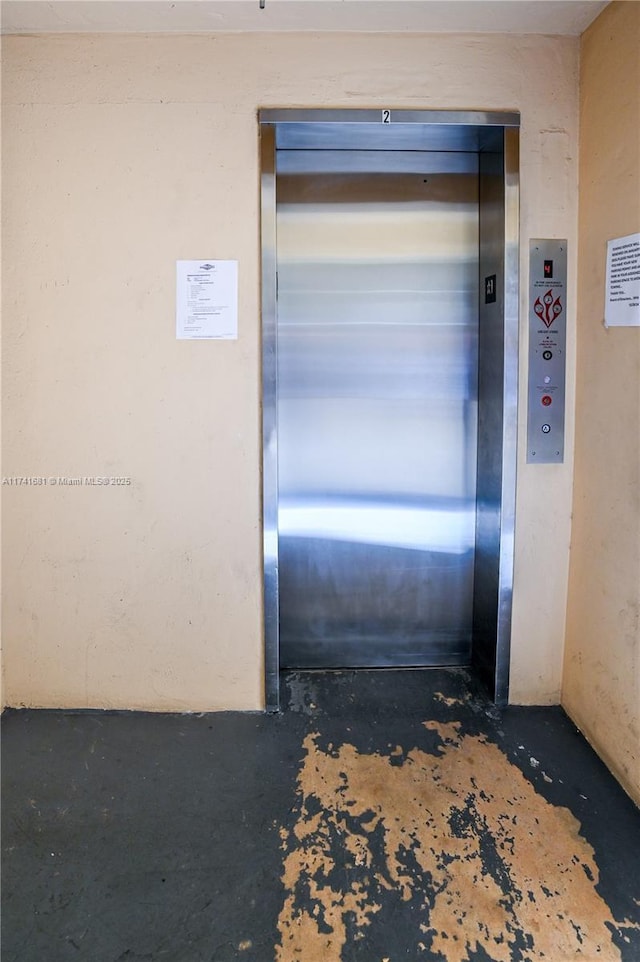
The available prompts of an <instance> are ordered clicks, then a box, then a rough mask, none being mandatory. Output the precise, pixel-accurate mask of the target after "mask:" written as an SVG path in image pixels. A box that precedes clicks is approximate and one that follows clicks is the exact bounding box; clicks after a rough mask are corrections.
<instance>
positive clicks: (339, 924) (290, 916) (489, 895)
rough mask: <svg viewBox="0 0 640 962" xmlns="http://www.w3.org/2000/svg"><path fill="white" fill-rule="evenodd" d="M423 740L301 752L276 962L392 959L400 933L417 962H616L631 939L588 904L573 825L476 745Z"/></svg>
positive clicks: (464, 738)
mask: <svg viewBox="0 0 640 962" xmlns="http://www.w3.org/2000/svg"><path fill="white" fill-rule="evenodd" d="M424 729H425V730H426V732H425V736H426V738H427V741H426V742H425V747H424V748H422V747H421V748H412V749H411V750H409V751H407V752H406V753H405V752H403V751H402V749H401V748H400V750H398V749H399V746H393V747H392V746H390V750H389V752H388V753H387V754H385V753H379V752H376V753H364V752H362V751H359V750H358V749H357V748H356V747H355V746H354V745H351V744H348V743H344V744H342V745H341V746H335V744H332V745H326V746H325V745H323V744H322V739H321V736H320V735H319V734H310V735H308V736H307V737H306V739H305V742H304V747H305V750H306V755H305V758H304V760H303V763H302V768H301V770H300V773H299V777H298V809H297V812H296V817H297V819H296V822H295V824H294V825H293V827H292V828H291V830H287V829H284V828H283V829H282V831H281V836H282V840H283V841H282V848H283V852H284V867H283V882H284V886H285V890H286V896H285V900H284V904H283V906H282V910H281V912H280V916H279V922H278V926H279V932H280V945H279V946H278V948H277V953H276V959H277V962H295V960H301V959H304V962H316V960H318V962H319V960H322V962H340V960H342V959H343V958H346V956H344V955H343V952H344V951H348V950H349V947H351V948H353V946H354V944H356V943H358V942H360V941H362V940H364V945H366V946H367V957H368V958H371V959H377V958H378V957H380V958H384V957H385V956H388V957H389V958H391V957H393V958H395V957H399V956H398V954H397V952H398V932H399V931H402V933H403V935H402V938H403V939H404V942H403V950H404V951H405V952H406V957H409V958H415V959H419V958H420V957H423V958H425V960H426V959H438V960H440V959H442V960H446V962H472V959H473V960H474V959H477V958H480V957H482V958H483V959H487V960H492V962H525V960H526V962H538V960H547V962H548V960H551V959H553V960H554V962H568V960H570V959H574V958H580V959H581V960H583V962H595V960H596V959H597V960H599V962H615V960H620V959H621V958H622V956H621V954H620V951H619V949H618V947H617V945H616V942H620V941H627V937H626V936H625V928H632V927H634V926H633V923H631V922H629V921H628V920H616V919H615V918H614V917H613V915H612V914H611V910H610V908H609V907H608V906H607V904H606V903H605V902H604V901H603V899H602V898H601V897H600V895H599V894H598V891H597V884H598V866H597V864H596V862H595V858H594V853H593V849H592V848H591V846H590V845H589V844H588V842H586V840H585V839H584V838H582V837H581V835H580V824H579V822H578V821H577V820H576V819H575V818H574V816H573V815H572V814H571V812H569V810H568V809H566V808H563V807H559V806H554V805H551V804H550V803H549V802H547V801H546V800H545V799H544V798H543V797H542V796H541V795H539V794H538V793H537V792H536V790H535V788H534V787H533V786H532V784H531V783H530V782H529V781H528V780H527V779H526V778H525V777H524V775H523V774H522V772H521V771H520V770H519V769H518V768H517V767H515V766H514V765H513V764H511V763H510V762H509V760H508V759H507V757H506V756H505V755H504V754H503V752H502V751H501V750H500V749H499V748H498V747H497V746H496V745H495V744H492V743H491V742H490V741H488V740H487V738H486V737H485V736H483V735H465V734H463V732H462V731H461V725H460V723H458V722H449V723H441V722H426V723H424ZM391 932H392V933H393V935H392V936H391V935H390V933H391ZM391 949H393V952H392V951H391ZM351 957H352V956H351V955H349V958H351ZM363 957H364V956H363ZM403 957H405V956H403Z"/></svg>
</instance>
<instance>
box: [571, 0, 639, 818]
mask: <svg viewBox="0 0 640 962" xmlns="http://www.w3.org/2000/svg"><path fill="white" fill-rule="evenodd" d="M638 51H640V4H638V3H614V4H612V5H611V6H610V7H607V8H606V9H605V11H604V12H603V13H602V14H601V16H600V17H599V18H598V19H597V20H596V21H595V23H594V24H592V26H591V27H590V28H589V30H588V31H587V32H586V33H585V34H584V36H583V41H582V63H581V95H580V110H581V114H580V120H581V126H580V131H581V133H580V243H579V258H580V272H579V294H578V297H579V301H578V307H579V310H578V317H579V322H578V375H577V417H576V453H575V458H576V460H575V494H574V516H573V539H572V548H571V577H570V590H569V606H568V619H567V647H566V657H565V668H564V682H563V689H562V702H563V705H564V706H565V708H566V709H567V711H568V712H569V714H570V715H571V716H572V717H573V719H574V720H575V721H576V723H577V724H578V726H579V727H580V728H581V729H582V730H583V731H584V732H585V734H586V735H587V737H588V738H589V739H590V740H591V741H592V743H593V745H594V746H595V748H596V750H597V751H598V753H599V754H600V755H601V756H602V757H603V758H604V760H605V761H606V762H607V764H608V765H609V766H610V768H611V769H612V770H613V771H614V772H615V774H616V775H617V776H618V778H619V779H620V781H621V782H622V783H623V785H624V786H625V787H626V788H627V789H628V791H629V792H630V793H631V794H632V795H633V796H634V797H635V798H636V800H637V801H638V802H640V624H639V608H640V329H638V328H611V329H609V330H606V329H605V328H604V326H603V314H604V296H605V290H604V284H605V264H606V260H605V258H606V242H607V240H608V239H610V238H614V237H623V236H625V235H627V234H631V233H633V232H635V231H640V133H639V131H640V57H639V55H638Z"/></svg>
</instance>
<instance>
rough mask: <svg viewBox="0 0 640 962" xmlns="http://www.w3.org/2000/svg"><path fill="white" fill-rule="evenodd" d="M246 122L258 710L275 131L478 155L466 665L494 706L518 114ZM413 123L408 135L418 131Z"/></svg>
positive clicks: (513, 355)
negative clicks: (474, 448)
mask: <svg viewBox="0 0 640 962" xmlns="http://www.w3.org/2000/svg"><path fill="white" fill-rule="evenodd" d="M258 120H259V129H260V161H261V240H262V469H263V490H262V496H263V506H262V507H263V604H264V635H265V703H266V709H267V711H278V710H279V707H280V639H279V634H280V629H279V580H278V426H277V405H278V375H277V348H278V345H277V272H276V264H277V237H276V174H277V171H276V151H277V147H278V143H277V140H278V131H283V130H285V131H288V132H289V133H290V132H292V131H294V130H295V131H296V132H298V133H299V134H300V135H301V136H300V144H301V149H303V148H305V147H306V148H309V147H310V149H330V148H329V145H330V144H331V143H332V140H331V132H333V136H334V139H335V131H336V130H338V131H340V130H344V131H345V133H346V131H347V129H348V130H349V131H351V132H352V133H351V136H354V135H355V134H362V135H363V136H358V137H355V140H354V143H353V146H354V147H355V146H359V147H362V144H363V143H366V141H367V139H370V141H371V146H370V147H365V149H386V150H400V149H402V148H403V147H404V149H407V143H409V145H410V147H413V149H416V148H415V143H416V135H417V134H419V137H418V140H419V142H420V146H419V148H418V149H420V150H433V151H437V150H441V151H443V150H447V151H450V150H461V151H467V152H474V153H477V155H478V160H479V169H480V173H479V191H480V200H479V214H480V251H479V278H478V297H479V305H478V308H479V310H478V315H479V363H478V469H477V499H476V561H475V578H474V598H473V632H472V635H473V637H472V651H471V666H472V668H473V669H474V670H475V671H476V672H477V674H478V675H479V677H480V678H481V679H482V680H483V681H484V683H485V684H486V685H487V688H488V689H489V692H490V694H491V696H492V698H493V700H494V702H495V703H496V704H497V705H506V704H507V703H508V698H509V662H510V647H511V608H512V593H513V560H514V534H515V497H516V457H517V418H518V328H519V133H520V130H519V128H520V115H519V114H518V113H516V112H513V111H509V112H506V111H505V112H501V111H492V112H479V111H437V110H392V111H383V110H358V109H353V110H352V109H341V110H330V109H308V110H300V109H294V108H283V109H265V110H261V111H260V112H259V116H258ZM360 124H362V125H366V127H365V126H363V127H360V126H359V125H360ZM291 125H295V127H294V126H291ZM341 125H345V126H344V128H342V127H341ZM407 125H411V126H407ZM413 125H419V130H418V128H417V127H414V126H413ZM327 134H328V135H329V136H328V137H327V136H326V135H327ZM374 145H375V146H374ZM354 172H357V171H354ZM494 276H495V295H492V297H493V296H495V300H490V301H489V300H488V299H487V298H485V297H483V296H482V295H483V291H484V282H485V279H486V278H490V277H494ZM497 387H499V388H500V389H501V390H500V391H499V392H498V390H497ZM487 439H488V441H487ZM483 441H484V444H483ZM480 547H481V549H482V550H479V548H480Z"/></svg>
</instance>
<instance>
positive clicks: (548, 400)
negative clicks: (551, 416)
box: [542, 394, 552, 408]
mask: <svg viewBox="0 0 640 962" xmlns="http://www.w3.org/2000/svg"><path fill="white" fill-rule="evenodd" d="M551 401H552V398H550V397H549V395H548V394H543V396H542V404H544V406H545V407H546V408H548V407H549V405H550V404H551Z"/></svg>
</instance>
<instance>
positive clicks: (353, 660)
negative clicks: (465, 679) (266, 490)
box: [276, 151, 478, 667]
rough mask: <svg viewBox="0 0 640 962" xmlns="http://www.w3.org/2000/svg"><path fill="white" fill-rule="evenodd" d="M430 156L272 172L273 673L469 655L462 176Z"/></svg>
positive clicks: (466, 212) (471, 371)
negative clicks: (403, 165) (381, 168)
mask: <svg viewBox="0 0 640 962" xmlns="http://www.w3.org/2000/svg"><path fill="white" fill-rule="evenodd" d="M282 153H286V152H279V154H282ZM321 153H322V152H321V151H319V152H318V154H319V155H320V154H321ZM347 153H348V152H343V158H342V159H343V163H342V166H341V168H340V169H344V167H346V168H347V169H348V167H349V164H348V158H347V157H346V154H347ZM447 157H449V158H450V163H449V162H448V160H447ZM291 166H292V165H290V164H289V165H288V164H287V163H286V157H283V158H282V161H281V162H280V161H279V162H278V166H277V170H278V169H284V170H287V169H291ZM293 166H294V167H295V165H293ZM308 166H309V164H308V163H307V167H308ZM311 166H313V165H311ZM374 166H375V165H374ZM318 167H321V163H319V164H318ZM414 167H415V165H414ZM433 167H434V164H433V163H432V164H431V165H429V164H426V165H425V166H424V171H427V170H429V173H428V174H427V173H376V172H373V173H371V172H370V173H366V174H360V173H333V172H332V173H326V172H321V170H320V171H318V170H313V171H311V172H308V173H280V174H278V173H277V174H276V225H277V272H278V295H277V356H278V360H277V383H278V389H277V390H278V394H277V431H278V545H279V584H280V664H281V667H347V666H355V667H365V666H402V665H416V666H418V665H459V664H466V663H468V662H469V658H470V646H471V624H472V593H473V570H474V536H475V509H476V446H477V354H478V346H477V343H478V177H477V173H476V172H475V170H474V168H473V164H471V171H470V172H462V173H461V172H456V171H459V170H460V167H461V164H460V155H459V154H450V155H446V154H442V153H440V154H438V162H437V164H435V168H436V169H435V171H434V170H433V169H432V168H433ZM462 167H463V168H464V167H465V165H462ZM467 167H468V165H467ZM419 169H420V165H419V164H418V170H419Z"/></svg>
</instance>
